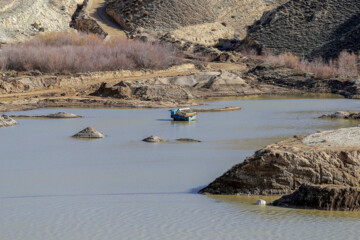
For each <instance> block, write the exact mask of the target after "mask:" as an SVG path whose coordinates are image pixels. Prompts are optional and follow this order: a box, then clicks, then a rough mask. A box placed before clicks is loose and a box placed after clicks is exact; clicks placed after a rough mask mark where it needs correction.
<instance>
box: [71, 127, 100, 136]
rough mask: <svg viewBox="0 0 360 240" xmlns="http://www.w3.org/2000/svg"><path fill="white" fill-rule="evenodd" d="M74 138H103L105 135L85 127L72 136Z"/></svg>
mask: <svg viewBox="0 0 360 240" xmlns="http://www.w3.org/2000/svg"><path fill="white" fill-rule="evenodd" d="M73 137H74V138H104V137H105V135H104V134H103V133H101V132H98V131H97V130H95V129H94V128H92V127H87V128H85V129H83V130H81V131H80V132H78V133H77V134H75V135H74V136H73Z"/></svg>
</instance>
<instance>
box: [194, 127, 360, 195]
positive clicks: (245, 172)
mask: <svg viewBox="0 0 360 240" xmlns="http://www.w3.org/2000/svg"><path fill="white" fill-rule="evenodd" d="M359 136H360V128H359V127H355V128H344V129H338V130H334V131H326V132H322V133H315V134H311V135H309V136H307V137H305V138H304V139H303V140H301V139H300V138H289V139H286V140H284V141H281V142H279V143H276V144H271V145H268V146H266V147H265V148H263V149H261V150H259V151H257V152H256V153H255V154H254V155H253V156H251V157H248V158H247V159H246V160H245V161H244V162H243V163H240V164H238V165H235V166H234V167H232V168H231V169H230V170H229V171H227V172H226V173H225V174H224V175H222V176H221V177H219V178H217V179H216V180H215V181H213V182H212V183H211V184H210V185H209V186H207V187H206V188H204V189H202V190H200V193H204V194H206V193H209V194H228V195H231V194H253V195H284V194H289V193H292V192H294V191H295V190H296V189H298V188H299V187H300V185H301V184H302V183H310V184H335V185H341V186H343V187H360V183H359V179H360V138H359Z"/></svg>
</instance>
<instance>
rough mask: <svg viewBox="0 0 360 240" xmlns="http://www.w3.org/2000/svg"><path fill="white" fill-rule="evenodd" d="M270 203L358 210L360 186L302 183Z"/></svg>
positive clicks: (359, 205) (296, 206)
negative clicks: (290, 192)
mask: <svg viewBox="0 0 360 240" xmlns="http://www.w3.org/2000/svg"><path fill="white" fill-rule="evenodd" d="M271 204H272V205H274V206H278V207H291V208H306V209H321V210H329V211H332V210H341V211H358V210H360V188H358V187H342V186H337V185H309V184H302V185H301V186H300V188H299V189H298V190H297V191H295V192H294V193H292V194H290V195H286V196H283V197H281V198H280V199H278V200H276V201H274V202H273V203H271Z"/></svg>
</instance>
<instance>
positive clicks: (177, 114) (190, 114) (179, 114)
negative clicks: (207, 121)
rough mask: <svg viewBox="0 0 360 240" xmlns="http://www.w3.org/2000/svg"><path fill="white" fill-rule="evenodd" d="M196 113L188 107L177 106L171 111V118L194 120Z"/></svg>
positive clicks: (175, 119)
mask: <svg viewBox="0 0 360 240" xmlns="http://www.w3.org/2000/svg"><path fill="white" fill-rule="evenodd" d="M196 115H197V113H196V112H194V111H192V110H191V109H190V108H177V109H174V110H172V111H171V118H172V119H173V120H174V121H188V122H190V121H195V120H196Z"/></svg>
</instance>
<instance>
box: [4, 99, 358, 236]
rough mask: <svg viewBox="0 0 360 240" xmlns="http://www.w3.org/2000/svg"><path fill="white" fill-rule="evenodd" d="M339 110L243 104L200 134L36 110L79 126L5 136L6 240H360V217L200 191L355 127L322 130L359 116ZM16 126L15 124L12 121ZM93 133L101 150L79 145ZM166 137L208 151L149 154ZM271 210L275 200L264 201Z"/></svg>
mask: <svg viewBox="0 0 360 240" xmlns="http://www.w3.org/2000/svg"><path fill="white" fill-rule="evenodd" d="M359 103H360V102H359V101H357V100H349V99H341V98H328V97H325V98H314V97H311V98H310V97H309V98H294V97H282V98H280V99H277V97H272V98H243V99H241V98H238V99H225V100H223V101H213V102H205V104H206V106H204V107H209V108H210V107H211V108H215V107H224V106H229V105H232V106H240V107H242V108H243V110H241V111H238V112H227V113H200V114H199V115H198V121H197V122H190V123H179V122H176V123H175V122H172V121H170V119H169V117H170V112H169V111H168V110H169V109H39V110H33V111H26V112H17V113H16V114H27V115H42V114H49V113H54V112H58V111H66V112H71V113H75V114H79V115H83V116H85V118H82V119H66V120H64V119H17V121H18V122H19V125H17V126H15V127H10V128H1V129H0V230H1V231H0V239H1V240H2V239H4V240H16V239H22V240H49V239H64V240H72V239H74V240H75V239H76V240H80V239H87V240H90V239H91V240H92V239H99V240H100V239H101V240H108V239H109V240H110V239H114V240H115V239H116V240H118V239H134V240H135V239H136V240H141V239H152V240H153V239H159V240H160V239H161V240H163V239H171V240H177V239H187V240H188V239H196V240H197V239H211V240H213V239H221V240H225V239H358V238H359V234H360V213H351V212H350V213H349V212H323V211H313V210H296V209H284V208H276V207H271V206H266V207H259V206H256V205H255V202H256V201H257V200H258V199H259V197H248V196H213V197H212V196H203V195H199V194H196V192H197V190H199V189H200V188H201V187H203V186H205V185H207V184H209V183H210V182H211V181H213V180H214V179H215V178H217V177H219V176H220V175H222V174H223V173H224V172H225V171H226V170H228V169H229V168H230V167H231V166H233V165H234V164H237V163H240V162H242V161H243V160H244V159H245V157H247V156H249V155H251V154H253V152H254V151H255V150H257V149H259V148H261V147H263V146H265V145H267V144H270V143H273V142H276V141H280V140H281V139H284V138H287V137H292V136H293V135H294V134H307V133H311V132H316V131H317V130H327V129H336V128H341V127H351V126H356V125H358V124H359V123H360V122H358V121H346V120H335V121H334V120H331V121H330V120H323V119H318V117H319V116H321V115H323V114H326V113H332V112H334V111H337V110H359V106H360V104H359ZM11 114H12V113H11ZM87 126H92V127H94V128H95V129H97V130H99V131H100V132H103V133H105V134H106V138H104V139H100V140H79V139H73V138H71V136H72V135H73V134H75V133H77V132H78V131H80V130H82V129H83V128H85V127H87ZM150 135H157V136H160V137H162V138H166V139H169V140H175V139H177V138H194V139H198V140H201V141H202V142H201V143H174V142H171V143H159V144H151V143H145V142H142V141H141V140H142V139H143V138H145V137H148V136H150ZM265 199H266V200H268V201H271V200H273V199H274V198H265Z"/></svg>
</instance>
